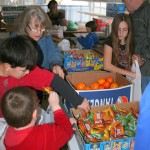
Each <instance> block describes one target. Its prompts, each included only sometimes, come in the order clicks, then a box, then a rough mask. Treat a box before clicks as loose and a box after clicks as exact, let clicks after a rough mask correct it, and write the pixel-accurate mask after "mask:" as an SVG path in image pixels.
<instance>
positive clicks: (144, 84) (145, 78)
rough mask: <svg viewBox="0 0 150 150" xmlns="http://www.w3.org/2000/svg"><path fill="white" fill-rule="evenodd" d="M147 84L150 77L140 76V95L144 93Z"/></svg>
mask: <svg viewBox="0 0 150 150" xmlns="http://www.w3.org/2000/svg"><path fill="white" fill-rule="evenodd" d="M149 82H150V76H142V79H141V84H142V85H141V88H142V93H143V92H144V90H145V88H146V87H147V85H148V83H149Z"/></svg>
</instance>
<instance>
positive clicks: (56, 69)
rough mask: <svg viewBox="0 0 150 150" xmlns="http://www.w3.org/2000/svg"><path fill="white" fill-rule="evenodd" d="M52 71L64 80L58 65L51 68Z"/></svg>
mask: <svg viewBox="0 0 150 150" xmlns="http://www.w3.org/2000/svg"><path fill="white" fill-rule="evenodd" d="M52 71H53V72H54V73H56V74H58V75H59V76H60V77H62V78H63V79H64V76H65V74H64V72H63V69H62V68H61V67H60V66H59V65H55V66H53V68H52Z"/></svg>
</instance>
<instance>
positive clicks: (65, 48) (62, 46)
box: [58, 39, 70, 51]
mask: <svg viewBox="0 0 150 150" xmlns="http://www.w3.org/2000/svg"><path fill="white" fill-rule="evenodd" d="M58 47H59V49H60V50H61V51H68V50H70V42H69V40H67V39H63V40H62V41H61V42H59V43H58Z"/></svg>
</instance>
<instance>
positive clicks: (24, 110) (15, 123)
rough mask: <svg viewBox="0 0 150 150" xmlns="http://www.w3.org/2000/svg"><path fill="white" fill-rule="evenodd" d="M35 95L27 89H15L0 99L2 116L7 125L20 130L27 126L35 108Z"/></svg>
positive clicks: (21, 87) (31, 90)
mask: <svg viewBox="0 0 150 150" xmlns="http://www.w3.org/2000/svg"><path fill="white" fill-rule="evenodd" d="M36 98H37V97H36V95H35V93H34V91H33V89H31V88H29V87H23V86H20V87H15V88H12V89H10V90H8V91H7V92H6V93H5V94H4V95H3V97H2V102H1V109H2V114H3V116H4V118H5V120H6V122H7V123H8V125H10V126H12V127H15V128H20V127H24V126H26V125H28V124H29V123H30V122H31V120H32V115H33V112H34V110H35V109H36V108H37V101H36Z"/></svg>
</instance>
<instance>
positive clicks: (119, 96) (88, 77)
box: [66, 71, 133, 106]
mask: <svg viewBox="0 0 150 150" xmlns="http://www.w3.org/2000/svg"><path fill="white" fill-rule="evenodd" d="M109 76H112V77H113V78H114V80H115V82H116V83H118V84H119V86H121V87H119V88H114V89H98V90H76V92H77V93H78V94H79V95H81V96H82V97H84V98H87V99H88V100H89V103H90V105H91V106H100V105H108V104H116V103H121V102H130V101H132V91H133V84H132V83H131V82H130V81H129V80H127V79H126V78H125V77H124V76H122V75H120V74H117V73H108V72H104V71H95V72H94V71H88V72H75V73H72V74H69V75H67V76H66V79H67V81H68V82H69V84H70V85H71V86H72V87H73V88H74V89H75V86H76V84H77V83H79V82H84V83H86V85H87V86H89V85H90V84H91V83H93V82H96V81H98V79H99V78H102V77H103V78H107V77H109Z"/></svg>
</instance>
